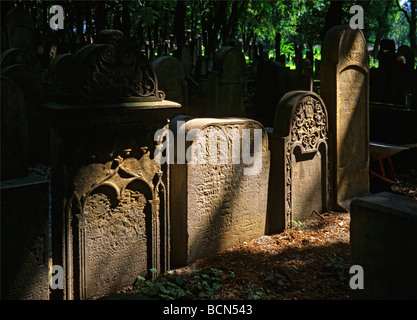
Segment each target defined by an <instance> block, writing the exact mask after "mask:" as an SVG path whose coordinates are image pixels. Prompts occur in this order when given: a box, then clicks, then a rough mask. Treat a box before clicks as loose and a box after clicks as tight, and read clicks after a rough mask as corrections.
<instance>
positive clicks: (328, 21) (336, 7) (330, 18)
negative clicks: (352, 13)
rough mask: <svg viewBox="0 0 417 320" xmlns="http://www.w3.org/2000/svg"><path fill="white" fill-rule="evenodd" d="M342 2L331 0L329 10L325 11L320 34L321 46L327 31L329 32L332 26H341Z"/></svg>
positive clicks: (342, 0)
mask: <svg viewBox="0 0 417 320" xmlns="http://www.w3.org/2000/svg"><path fill="white" fill-rule="evenodd" d="M344 2H345V1H344V0H331V3H330V7H329V10H328V11H327V13H326V16H325V20H324V27H323V31H322V33H321V43H322V44H323V41H324V37H325V36H326V33H327V31H329V30H330V29H331V28H332V27H334V26H338V25H341V24H342V19H343V3H344ZM322 47H323V45H322Z"/></svg>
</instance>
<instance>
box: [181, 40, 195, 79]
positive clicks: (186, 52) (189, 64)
mask: <svg viewBox="0 0 417 320" xmlns="http://www.w3.org/2000/svg"><path fill="white" fill-rule="evenodd" d="M179 60H180V61H181V64H182V67H183V68H184V74H185V76H188V77H191V76H192V68H193V57H192V55H191V50H190V47H189V46H188V45H187V46H185V47H184V48H182V51H181V55H180V58H179Z"/></svg>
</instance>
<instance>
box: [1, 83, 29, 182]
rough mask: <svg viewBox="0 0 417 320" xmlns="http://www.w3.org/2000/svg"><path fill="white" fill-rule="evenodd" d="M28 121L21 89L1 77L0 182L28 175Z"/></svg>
mask: <svg viewBox="0 0 417 320" xmlns="http://www.w3.org/2000/svg"><path fill="white" fill-rule="evenodd" d="M28 139H29V135H28V121H27V114H26V105H25V98H24V95H23V91H22V89H20V87H19V86H18V85H17V84H16V83H15V82H14V81H12V80H10V79H8V78H5V77H1V180H7V179H12V178H19V177H25V176H26V175H27V173H28V165H29V162H28V147H29V143H28Z"/></svg>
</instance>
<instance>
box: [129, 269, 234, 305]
mask: <svg viewBox="0 0 417 320" xmlns="http://www.w3.org/2000/svg"><path fill="white" fill-rule="evenodd" d="M150 271H151V272H153V273H155V272H157V270H155V269H151V270H150ZM234 277H235V274H234V272H232V271H229V272H224V271H222V270H219V269H216V268H206V269H204V270H203V271H202V272H200V273H198V274H195V275H193V276H190V275H178V274H168V275H160V276H158V277H156V278H153V279H151V280H146V279H145V278H143V277H140V276H139V277H138V278H137V281H136V283H135V291H136V293H138V294H142V295H145V296H149V297H153V298H155V299H167V300H175V299H183V298H191V297H198V298H200V299H214V298H216V295H218V294H219V293H221V292H222V291H224V290H226V286H225V283H227V282H228V281H229V282H230V281H234ZM229 295H233V294H232V293H231V292H230V294H229Z"/></svg>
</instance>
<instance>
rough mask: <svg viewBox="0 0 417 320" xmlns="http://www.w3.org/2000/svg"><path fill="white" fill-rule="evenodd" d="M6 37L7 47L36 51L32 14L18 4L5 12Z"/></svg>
mask: <svg viewBox="0 0 417 320" xmlns="http://www.w3.org/2000/svg"><path fill="white" fill-rule="evenodd" d="M7 38H8V44H9V48H22V49H26V50H28V51H30V52H32V53H36V48H35V28H34V25H33V21H32V16H31V14H30V12H29V11H27V10H26V9H25V8H23V6H22V5H20V4H19V5H17V6H16V7H15V8H13V9H10V10H9V11H8V12H7Z"/></svg>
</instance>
